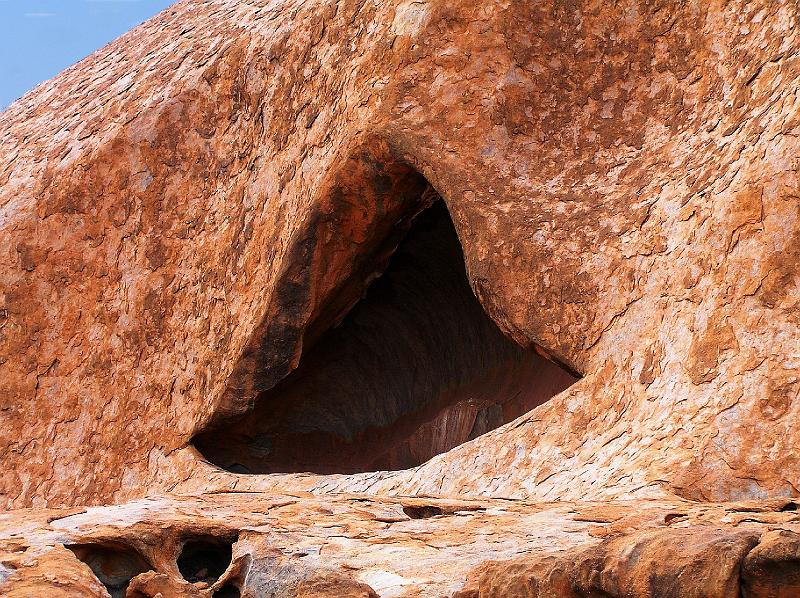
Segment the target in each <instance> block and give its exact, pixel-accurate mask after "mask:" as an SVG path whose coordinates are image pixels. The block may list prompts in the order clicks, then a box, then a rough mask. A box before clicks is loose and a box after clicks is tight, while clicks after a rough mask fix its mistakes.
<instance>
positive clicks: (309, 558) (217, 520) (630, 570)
mask: <svg viewBox="0 0 800 598" xmlns="http://www.w3.org/2000/svg"><path fill="white" fill-rule="evenodd" d="M796 508H797V507H796V505H794V504H792V503H788V502H787V501H785V500H784V501H780V500H776V501H769V502H748V503H726V504H712V503H705V504H698V503H694V502H689V501H672V502H670V501H661V500H653V501H646V500H640V501H629V502H607V503H569V502H564V503H550V504H547V503H540V504H531V503H527V502H524V501H511V500H499V499H481V500H475V499H468V500H452V499H442V498H421V497H406V498H403V497H397V498H381V497H372V496H351V495H342V494H339V495H327V496H316V497H315V496H311V495H302V494H299V493H298V494H295V495H277V494H258V493H241V494H237V493H227V494H214V495H203V496H198V497H194V498H192V497H169V498H167V497H164V498H151V499H143V500H140V501H136V502H133V503H128V504H125V505H119V506H108V507H91V508H88V509H73V510H63V511H57V510H49V511H41V510H36V511H15V512H12V513H9V514H7V515H4V516H2V518H0V563H2V566H3V567H4V568H5V570H7V571H10V575H9V576H8V577H7V579H6V583H5V585H2V584H0V592H2V591H6V592H8V593H7V594H3V595H9V596H13V597H16V596H28V595H36V596H50V595H53V596H56V595H58V596H106V595H107V594H106V593H105V592H106V589H105V588H109V587H110V586H111V584H113V587H110V593H111V595H112V596H128V597H131V598H133V597H135V598H141V597H155V596H157V594H158V593H161V594H162V596H164V597H167V596H172V597H175V598H189V597H193V598H194V597H203V598H208V597H211V596H215V597H218V598H224V597H228V596H243V597H252V598H256V597H261V596H275V597H276V598H281V597H284V596H285V597H290V596H302V597H304V598H312V597H314V598H324V597H334V596H336V597H340V598H341V597H345V596H346V597H348V598H373V597H375V596H387V597H393V596H405V597H412V596H417V597H422V596H425V597H427V596H430V597H433V596H439V597H441V596H454V598H476V597H481V598H483V597H499V596H502V597H508V598H517V597H519V598H522V597H526V598H535V597H541V598H544V597H546V596H547V597H553V596H558V597H563V598H570V597H576V598H578V597H580V598H593V597H597V596H604V597H613V598H629V597H630V598H633V597H644V596H646V597H649V598H668V597H674V596H681V597H686V598H693V597H697V598H700V597H703V598H731V597H736V596H741V597H745V598H755V597H759V598H767V597H774V596H785V597H789V596H797V595H798V592H800V585H798V580H799V579H800V553H798V547H799V546H800V515H798V513H797V511H796V510H795V509H796ZM64 545H67V546H68V547H70V549H71V552H70V550H66V549H64V548H63V546H64ZM76 547H82V548H81V549H77V548H76ZM90 549H91V551H93V552H90ZM132 555H135V556H132ZM44 563H47V564H48V566H49V567H51V568H50V569H49V572H50V573H51V575H49V576H48V575H42V566H43V564H44ZM141 563H144V564H145V565H144V567H145V568H146V569H147V571H145V572H140V569H141V568H142V567H141ZM90 570H97V571H99V572H100V574H99V577H100V579H101V580H103V582H104V584H105V588H103V587H102V586H101V587H97V584H96V583H95V584H94V586H92V585H91V584H90V582H89V581H84V580H90V579H91V577H92V576H91V571H90ZM79 580H80V582H81V583H82V584H83V585H79V583H78V581H79ZM25 592H29V593H27V594H26V593H25ZM59 592H60V593H59Z"/></svg>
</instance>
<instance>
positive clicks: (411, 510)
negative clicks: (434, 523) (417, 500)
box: [403, 505, 443, 519]
mask: <svg viewBox="0 0 800 598" xmlns="http://www.w3.org/2000/svg"><path fill="white" fill-rule="evenodd" d="M403 513H405V514H406V515H408V516H409V517H411V519H429V518H431V517H436V515H441V514H442V513H443V511H442V509H440V508H439V507H435V506H433V505H422V506H418V507H414V506H404V507H403Z"/></svg>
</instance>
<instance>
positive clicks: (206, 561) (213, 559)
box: [177, 538, 235, 585]
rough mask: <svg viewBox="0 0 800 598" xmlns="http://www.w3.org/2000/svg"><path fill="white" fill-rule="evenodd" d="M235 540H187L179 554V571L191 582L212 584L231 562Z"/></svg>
mask: <svg viewBox="0 0 800 598" xmlns="http://www.w3.org/2000/svg"><path fill="white" fill-rule="evenodd" d="M234 541H235V540H227V539H224V538H198V539H193V540H189V541H187V542H186V543H185V544H184V545H183V548H182V549H181V553H180V555H178V560H177V564H178V571H180V573H181V575H182V576H183V578H184V579H185V580H186V581H188V582H189V583H197V582H204V583H207V584H209V585H212V584H213V583H214V582H216V581H217V580H218V579H219V578H220V577H222V574H223V573H225V571H226V569H227V568H228V565H230V564H231V560H232V558H233V544H234Z"/></svg>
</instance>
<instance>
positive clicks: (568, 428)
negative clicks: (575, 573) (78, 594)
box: [0, 0, 800, 506]
mask: <svg viewBox="0 0 800 598" xmlns="http://www.w3.org/2000/svg"><path fill="white" fill-rule="evenodd" d="M799 47H800V44H799V43H798V31H797V6H796V3H794V2H790V1H777V2H776V1H766V0H764V1H760V2H752V1H748V2H744V1H734V2H727V3H717V2H711V3H685V2H663V3H656V4H651V3H645V2H640V1H637V0H626V2H624V3H623V4H619V5H614V6H611V5H609V4H608V3H604V2H599V1H597V2H595V1H593V0H591V1H590V0H586V1H584V2H576V3H566V4H564V3H558V2H556V3H553V2H544V3H529V2H498V3H458V2H456V3H453V2H434V1H431V2H414V3H408V2H399V1H395V2H381V3H374V2H371V1H368V2H347V1H340V2H334V1H323V0H319V1H315V2H294V3H293V2H267V1H266V0H263V1H256V0H253V1H250V2H238V1H234V0H216V1H213V2H197V1H191V0H185V1H183V2H179V3H177V4H176V5H175V6H174V7H173V8H171V9H169V10H167V11H166V12H164V13H162V14H161V15H160V16H158V17H156V18H155V19H153V20H151V21H149V22H148V23H146V24H144V25H143V26H141V27H139V28H137V29H136V30H135V31H133V32H131V33H129V34H127V35H126V36H124V37H122V38H121V39H120V40H118V41H117V42H115V43H114V44H111V45H110V46H108V47H106V48H104V49H103V50H100V51H99V52H97V53H96V54H94V55H93V56H92V57H90V58H88V59H87V60H85V61H83V62H81V63H80V64H78V65H76V66H75V67H72V68H71V69H68V70H67V71H65V72H64V73H63V74H61V75H60V76H59V77H57V78H56V79H54V80H52V81H50V82H47V83H45V84H43V85H42V86H40V87H39V88H38V89H37V90H35V91H34V92H32V93H31V94H29V95H27V96H26V97H24V98H23V99H21V100H20V101H18V102H16V103H15V104H14V105H12V106H11V107H10V108H9V109H8V110H6V111H5V112H3V114H2V117H0V148H1V149H2V151H0V156H2V157H0V206H2V207H1V208H0V209H1V210H2V212H0V247H2V251H1V252H0V260H1V261H0V281H1V284H2V286H0V288H1V289H2V310H0V315H2V318H3V320H2V323H0V342H2V351H1V352H0V355H2V363H0V369H1V370H2V371H0V384H2V385H3V390H2V396H3V410H2V417H3V422H2V423H3V425H2V427H1V428H0V429H2V438H1V439H0V453H2V455H3V462H4V466H5V469H6V475H4V476H3V477H2V480H0V484H2V492H3V497H4V498H3V500H4V504H5V505H6V506H12V505H14V506H27V505H39V506H41V505H45V504H49V505H59V504H62V505H63V504H80V503H102V502H105V501H111V500H114V501H121V500H126V499H130V498H135V497H138V496H141V495H143V494H145V493H153V492H159V491H164V490H170V489H172V490H177V491H180V492H184V493H195V492H200V491H203V490H209V489H220V490H223V489H226V488H233V487H237V488H243V487H247V488H251V489H270V488H277V489H308V490H313V491H318V492H325V491H331V490H334V489H335V490H340V491H357V492H374V493H385V492H403V493H414V492H421V493H438V494H451V495H457V494H461V495H465V496H466V495H476V494H480V495H489V496H506V497H519V498H523V497H527V498H532V499H555V498H562V499H577V498H582V499H585V498H591V499H599V498H614V497H630V496H650V497H668V496H670V495H675V494H677V495H680V496H683V497H688V498H692V499H698V500H722V499H740V498H758V497H769V496H794V495H796V494H797V493H798V485H799V483H798V471H799V470H800V464H799V463H798V461H797V458H798V457H797V451H795V450H794V447H795V445H796V439H797V437H798V421H800V420H798V409H800V402H798V401H797V400H795V399H796V398H797V395H798V388H800V386H799V385H800V378H799V377H798V364H799V363H800V361H799V360H800V349H799V347H800V339H798V313H800V310H798V297H800V293H798V287H797V282H798V257H799V255H800V254H798V247H800V244H799V243H798V242H797V241H798V238H800V221H799V220H798V218H799V215H798V214H799V212H798V193H797V189H798V184H797V182H798V181H797V156H798V151H797V150H798V136H797V131H798V114H799V113H800V112H798V109H797V108H798V97H797V90H798V85H797V83H798V76H800V68H798V64H799V62H798V61H799V60H800V58H799V57H798V48H799ZM428 185H431V186H432V187H433V188H434V189H435V190H436V192H437V193H438V194H439V195H440V196H441V197H442V198H443V200H444V202H445V204H446V207H447V209H448V212H449V216H450V217H451V218H452V222H453V224H454V227H455V230H456V232H457V234H458V238H459V241H460V245H461V247H462V249H463V260H464V264H465V267H466V273H467V277H468V280H469V283H470V285H471V287H472V289H473V291H474V293H475V295H476V296H477V298H478V300H479V302H480V304H481V306H482V309H483V310H484V311H485V312H486V314H487V315H488V316H489V317H490V318H491V319H492V320H493V322H494V323H495V325H497V326H498V327H499V329H500V330H501V331H502V332H504V333H505V334H506V335H507V336H508V338H510V339H513V340H514V341H516V342H517V343H518V344H520V345H521V346H522V347H524V348H526V349H527V350H529V351H534V350H535V351H538V352H539V353H540V354H543V355H546V356H548V357H550V358H551V359H553V360H554V361H555V362H557V363H558V364H560V366H562V367H563V368H564V369H566V370H567V371H569V372H572V373H575V374H580V375H582V376H583V377H582V379H581V380H580V381H579V382H577V383H576V384H574V385H572V386H570V387H569V389H568V390H566V391H565V392H563V393H561V394H559V395H557V396H556V397H555V398H553V399H551V400H549V401H547V402H546V403H544V404H543V405H541V406H540V407H538V408H537V409H535V410H534V411H532V412H530V413H529V414H527V415H524V416H523V417H522V419H518V420H516V421H515V422H514V423H513V424H509V425H508V426H506V427H503V428H499V429H497V430H495V431H493V432H490V433H488V434H486V435H483V436H481V437H479V438H478V439H477V440H475V441H474V442H472V443H469V444H466V445H462V446H460V447H457V448H455V449H454V450H451V451H449V452H448V453H446V455H445V456H439V457H435V458H434V459H433V460H431V461H430V462H428V463H426V464H424V465H422V466H421V467H418V468H416V469H412V470H409V471H403V472H399V473H380V472H366V473H356V474H354V475H347V476H344V477H341V476H340V477H325V476H323V477H313V476H312V477H309V476H303V475H296V474H293V475H281V476H249V477H243V476H242V475H237V473H236V468H235V467H234V468H233V471H229V472H224V471H220V470H218V469H216V468H214V467H211V466H209V464H208V463H207V462H206V461H205V460H204V459H202V458H200V455H199V454H198V452H197V450H196V449H195V448H194V447H193V445H192V444H191V443H192V439H193V438H195V437H198V435H202V434H204V433H207V432H211V431H213V430H218V429H220V426H224V424H225V422H230V421H239V419H240V418H245V419H246V418H247V417H249V414H251V413H257V412H258V409H259V402H258V398H259V397H260V396H262V395H263V394H264V393H268V391H270V389H273V388H276V385H277V384H278V383H279V382H280V381H281V380H282V379H284V378H286V377H287V376H289V375H290V373H291V372H292V370H293V369H294V368H296V367H300V368H302V367H303V366H302V361H303V356H304V355H306V354H310V352H309V353H307V352H305V351H304V349H307V348H311V349H313V348H314V347H315V346H317V345H316V343H317V342H318V341H319V339H320V338H321V337H322V336H323V335H324V334H325V333H326V332H328V331H330V330H331V327H332V326H335V325H336V323H338V322H340V321H342V320H343V319H344V318H346V316H347V314H348V313H349V312H350V311H351V310H352V309H355V310H357V309H358V305H357V303H358V302H359V300H360V299H361V298H362V297H363V296H364V294H365V293H367V295H368V294H369V293H368V291H367V288H368V286H369V283H370V282H371V281H372V280H374V279H375V278H376V276H379V275H380V274H381V273H382V272H383V271H384V270H385V269H386V267H387V265H388V264H389V262H390V258H391V255H392V253H393V252H394V250H395V248H396V247H397V245H398V244H399V243H400V242H401V241H402V239H403V238H404V236H405V231H406V230H407V228H408V226H410V225H411V223H412V220H413V216H414V215H415V214H416V213H417V212H419V211H420V210H421V209H422V208H424V207H425V206H426V205H429V204H430V194H429V192H428V191H426V189H427V186H428ZM354 306H355V307H354ZM465 330H466V328H465ZM418 333H419V334H420V335H422V336H424V335H428V336H430V337H435V336H436V335H437V333H438V330H437V326H436V324H435V323H430V324H429V323H425V324H424V326H421V329H420V330H419V331H418ZM447 342H458V341H447ZM462 342H468V339H467V337H466V336H465V338H464V339H463V341H462ZM423 345H425V343H423ZM427 346H436V343H435V342H433V343H430V342H429V343H428V344H427ZM350 350H352V349H350ZM400 353H402V352H400ZM453 353H454V354H460V353H462V351H461V349H460V348H458V347H456V348H454V351H453ZM410 357H413V350H412V351H410V352H407V353H406V355H405V356H402V355H401V356H400V357H399V358H398V359H397V360H394V361H398V360H399V361H400V363H394V364H393V365H394V367H396V368H397V370H398V371H401V370H403V369H404V368H407V367H411V365H413V359H410ZM437 359H439V360H441V359H447V355H434V356H433V357H432V359H431V360H427V362H428V363H430V362H431V361H436V360H437ZM424 362H425V360H423V363H424ZM373 367H375V366H373ZM383 367H388V365H387V364H385V363H378V364H377V368H383ZM439 374H440V372H438V371H437V370H436V368H433V369H430V370H426V368H425V367H423V368H422V369H420V371H419V372H418V374H417V375H416V378H415V379H417V380H424V379H425V378H426V376H428V375H430V376H433V377H435V376H438V375H439ZM486 375H487V374H486V372H476V376H477V377H479V378H480V376H486ZM388 377H389V376H384V377H381V376H380V375H377V376H375V377H374V380H373V382H372V383H373V384H379V383H380V384H385V383H386V380H387V378H388ZM346 378H347V376H346V375H345V376H344V377H343V379H342V380H341V381H337V384H342V385H347V384H349V382H347V381H346ZM440 382H441V381H440ZM352 384H354V385H356V384H357V382H356V381H353V382H352ZM387 387H388V386H387ZM379 388H380V387H379ZM345 394H346V393H345ZM377 394H380V393H379V392H378V393H376V396H377ZM490 398H491V397H490ZM492 399H493V398H492ZM314 400H317V401H323V402H324V400H325V397H324V396H323V397H322V398H318V399H314ZM495 402H498V401H495ZM398 404H399V403H398ZM487 404H488V403H487ZM284 407H286V408H290V407H291V402H287V403H286V404H285V405H281V409H283V408H284ZM262 408H263V405H262ZM351 411H353V412H358V411H359V408H353V409H351ZM478 411H479V410H478ZM495 411H496V409H495ZM490 412H491V409H489V410H487V414H488V415H489V416H491V413H490ZM459 413H462V414H463V413H464V411H463V410H462V411H461V412H459ZM286 417H287V418H289V419H291V418H292V417H294V418H295V419H297V418H298V417H299V416H296V415H293V414H290V415H287V416H286ZM427 417H429V418H431V419H428V422H429V423H428V425H429V428H430V430H431V431H430V432H428V433H426V434H427V435H426V437H425V439H423V440H424V441H418V440H415V441H412V440H409V439H408V437H406V439H405V440H404V441H403V442H405V443H406V446H408V445H413V446H417V447H423V448H424V445H426V443H427V444H428V445H430V446H431V447H433V448H428V449H425V450H422V449H420V450H419V451H418V453H419V454H418V455H416V456H414V459H416V460H423V459H425V458H427V457H428V456H430V452H432V451H433V450H438V449H436V447H435V446H434V445H437V443H436V442H432V441H431V438H432V437H433V436H435V435H437V434H438V435H440V436H442V437H448V434H450V432H448V431H447V429H446V428H447V426H449V425H450V423H448V422H451V420H452V418H449V417H441V418H439V419H436V418H437V416H436V415H435V414H431V415H429V416H427ZM456 419H457V418H456ZM485 419H490V420H491V419H492V417H488V418H485ZM503 420H504V418H500V417H495V418H494V424H492V425H496V424H497V423H501V422H502V421H503ZM285 421H288V420H285ZM420 423H421V422H419V421H417V422H416V424H420ZM365 425H367V427H371V429H379V428H380V427H381V422H379V421H373V422H369V421H368V422H367V423H366V424H365ZM459 425H460V426H461V428H462V429H463V430H466V428H468V427H469V425H468V424H467V423H463V422H462V423H460V424H459ZM473 425H474V422H473ZM293 426H294V424H293ZM348 426H349V427H348ZM375 426H377V428H376V427H375ZM479 427H480V426H479ZM490 427H491V426H490V425H486V429H488V428H490ZM300 428H302V426H300ZM342 428H343V429H345V431H346V433H345V434H344V436H342V437H339V438H338V439H336V440H335V442H333V443H332V444H331V446H336V443H340V444H339V446H340V447H341V442H340V441H343V442H344V443H345V444H346V443H347V442H350V441H351V440H352V438H354V437H355V436H354V435H357V433H358V430H355V431H354V426H353V422H352V420H348V421H346V422H344V424H343V427H342ZM298 431H299V432H300V433H302V432H303V431H302V430H298V426H294V427H292V428H291V429H290V430H289V432H291V433H295V432H298ZM311 432H312V433H313V432H314V430H311ZM323 432H324V430H323ZM457 436H458V440H459V441H460V440H461V439H463V437H464V434H463V432H460V433H459V435H457ZM284 437H285V438H286V437H287V436H284ZM467 437H469V434H467ZM453 438H455V436H454V437H453ZM251 440H252V439H251ZM248 442H250V444H248V445H247V446H250V447H253V446H255V447H256V448H257V449H258V450H260V451H261V452H262V453H269V452H270V450H271V447H274V446H276V445H280V438H278V439H277V440H276V439H275V438H266V439H255V440H252V441H250V440H249V441H248ZM452 444H454V442H445V443H439V444H438V445H437V446H438V448H447V446H448V445H452ZM373 445H374V442H373ZM401 445H402V442H401ZM321 446H328V445H325V443H322V444H321ZM365 446H369V443H367V445H365ZM222 448H224V447H222ZM206 451H207V452H209V454H212V453H213V450H212V451H209V450H208V447H206ZM321 451H322V449H319V450H316V452H317V453H320V452H321ZM311 452H312V453H313V452H314V451H311ZM301 457H302V455H301ZM293 458H295V459H296V460H297V461H298V469H303V468H304V467H307V466H308V463H307V461H303V459H302V458H300V457H293ZM212 459H213V457H212ZM414 459H411V458H409V459H393V458H389V459H386V460H384V461H383V462H380V460H378V461H377V462H376V463H374V464H373V465H374V466H375V467H382V466H383V465H384V464H385V465H386V466H387V467H395V466H402V465H406V464H408V463H409V462H412V461H413V460H414ZM369 466H370V464H369V463H366V462H365V463H363V464H356V465H354V466H353V467H350V468H349V469H348V468H344V469H342V470H341V472H348V471H358V470H359V469H366V468H368V467H369ZM329 470H330V469H323V470H322V471H329ZM256 471H286V468H285V467H281V468H272V467H271V466H269V465H267V466H265V467H263V468H258V467H257V468H256Z"/></svg>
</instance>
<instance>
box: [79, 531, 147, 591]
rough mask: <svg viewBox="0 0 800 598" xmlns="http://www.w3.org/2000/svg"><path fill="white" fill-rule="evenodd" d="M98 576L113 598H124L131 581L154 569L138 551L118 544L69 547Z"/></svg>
mask: <svg viewBox="0 0 800 598" xmlns="http://www.w3.org/2000/svg"><path fill="white" fill-rule="evenodd" d="M67 548H69V549H70V550H71V551H72V552H74V553H75V556H77V557H78V558H79V559H80V560H81V561H83V562H84V563H86V564H87V565H88V566H89V568H90V569H91V570H92V572H93V573H94V574H95V576H97V579H99V580H100V583H102V584H103V585H104V586H105V587H106V590H108V593H109V594H110V595H111V598H124V597H125V592H126V591H127V589H128V584H130V582H131V579H133V578H134V577H136V576H137V575H139V574H140V573H144V572H145V571H150V570H151V569H152V567H151V566H150V565H149V564H148V563H147V561H146V560H145V559H144V557H142V555H141V554H139V552H138V551H136V550H135V549H133V548H131V547H129V546H123V545H117V544H113V545H112V544H106V545H101V544H75V545H72V546H67Z"/></svg>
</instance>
